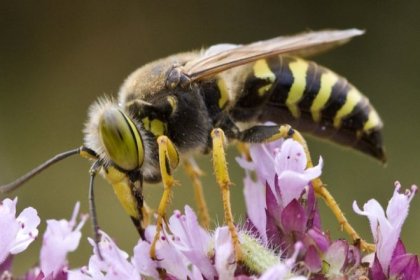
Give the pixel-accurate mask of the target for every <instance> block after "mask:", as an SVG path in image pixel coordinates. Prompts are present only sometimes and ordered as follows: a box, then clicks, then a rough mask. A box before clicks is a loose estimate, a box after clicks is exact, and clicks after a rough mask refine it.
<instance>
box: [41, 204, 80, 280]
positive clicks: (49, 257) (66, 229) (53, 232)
mask: <svg viewBox="0 0 420 280" xmlns="http://www.w3.org/2000/svg"><path fill="white" fill-rule="evenodd" d="M79 209H80V203H79V202H77V203H76V205H75V207H74V210H73V214H72V216H71V219H70V221H67V220H64V219H63V220H59V221H58V220H47V229H46V231H45V233H44V238H43V243H42V248H41V253H40V266H41V271H42V273H43V275H44V276H45V277H47V278H48V279H57V278H59V274H60V273H61V274H65V273H66V272H64V269H65V268H66V266H67V259H66V257H67V253H68V252H73V251H74V250H76V248H77V247H78V246H79V241H80V238H81V236H82V233H81V232H80V230H81V228H82V227H83V225H84V224H85V222H86V220H87V215H84V216H82V218H81V220H80V222H79V223H78V224H76V218H77V215H78V213H79Z"/></svg>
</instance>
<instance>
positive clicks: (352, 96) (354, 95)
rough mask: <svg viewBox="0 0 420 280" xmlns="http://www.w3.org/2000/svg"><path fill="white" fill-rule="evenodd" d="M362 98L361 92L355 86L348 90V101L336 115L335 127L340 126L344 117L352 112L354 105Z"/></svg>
mask: <svg viewBox="0 0 420 280" xmlns="http://www.w3.org/2000/svg"><path fill="white" fill-rule="evenodd" d="M361 100H362V95H361V93H360V92H359V91H358V90H357V89H356V88H354V87H352V88H351V89H350V90H349V92H347V96H346V102H345V103H344V105H343V106H342V107H341V108H340V110H338V111H337V113H336V114H335V116H334V127H335V128H339V127H340V126H341V121H342V119H343V118H344V117H346V116H347V115H348V114H350V113H351V112H352V111H353V109H354V107H356V105H357V104H358V103H359V102H360V101H361Z"/></svg>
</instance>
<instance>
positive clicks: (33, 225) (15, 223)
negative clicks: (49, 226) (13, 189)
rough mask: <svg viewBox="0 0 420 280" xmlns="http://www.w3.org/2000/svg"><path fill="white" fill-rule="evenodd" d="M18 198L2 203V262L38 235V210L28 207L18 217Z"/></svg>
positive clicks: (0, 227) (0, 261) (0, 222)
mask: <svg viewBox="0 0 420 280" xmlns="http://www.w3.org/2000/svg"><path fill="white" fill-rule="evenodd" d="M16 203H17V198H15V199H14V200H11V199H9V198H6V199H5V200H3V201H2V202H1V203H0V264H2V263H3V262H4V261H5V260H6V258H7V257H8V256H9V255H10V254H12V255H15V254H18V253H20V252H22V251H24V250H26V248H27V247H28V246H29V244H31V243H32V241H34V240H35V238H36V237H37V236H38V229H37V227H38V225H39V223H40V219H39V217H38V214H37V211H36V210H35V209H34V208H32V207H28V208H25V209H24V210H23V211H22V213H20V215H19V216H18V217H17V218H16Z"/></svg>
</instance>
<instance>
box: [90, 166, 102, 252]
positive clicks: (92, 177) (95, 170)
mask: <svg viewBox="0 0 420 280" xmlns="http://www.w3.org/2000/svg"><path fill="white" fill-rule="evenodd" d="M101 167H102V163H101V161H100V160H97V161H95V163H94V164H93V165H92V167H91V168H90V170H89V173H90V181H89V212H90V216H91V217H92V228H93V234H94V238H95V247H96V250H97V253H98V256H99V259H100V260H103V257H102V253H101V248H100V247H99V241H100V239H101V233H100V232H99V224H98V216H97V215H96V206H95V194H94V191H93V186H94V181H95V176H96V174H97V173H98V171H99V169H100V168H101Z"/></svg>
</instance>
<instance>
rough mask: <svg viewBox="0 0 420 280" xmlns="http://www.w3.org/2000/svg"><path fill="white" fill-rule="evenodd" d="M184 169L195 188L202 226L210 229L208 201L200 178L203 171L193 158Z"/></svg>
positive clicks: (185, 162) (185, 164)
mask: <svg viewBox="0 0 420 280" xmlns="http://www.w3.org/2000/svg"><path fill="white" fill-rule="evenodd" d="M184 169H185V173H187V175H188V176H189V177H190V179H191V181H192V184H193V188H194V197H195V202H196V204H197V208H198V217H199V220H200V224H201V225H202V226H203V227H204V228H206V229H208V228H209V226H210V215H209V211H208V208H207V203H206V199H205V197H204V193H203V185H202V184H201V181H200V176H202V175H203V171H201V169H200V167H198V165H197V163H196V162H195V160H194V159H193V158H188V159H186V160H185V161H184Z"/></svg>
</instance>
